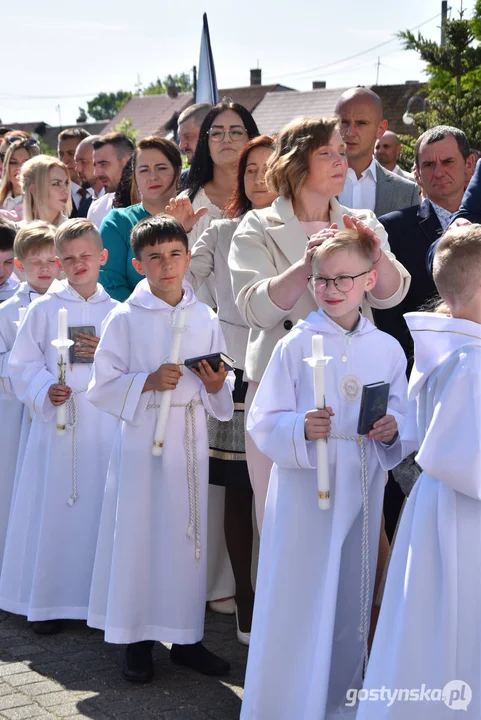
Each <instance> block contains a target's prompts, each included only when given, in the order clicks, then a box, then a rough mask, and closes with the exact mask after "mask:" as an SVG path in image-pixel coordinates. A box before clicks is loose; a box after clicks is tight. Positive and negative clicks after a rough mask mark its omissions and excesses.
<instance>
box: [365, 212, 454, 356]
mask: <svg viewBox="0 0 481 720" xmlns="http://www.w3.org/2000/svg"><path fill="white" fill-rule="evenodd" d="M379 221H380V222H381V223H382V224H383V225H384V227H385V228H386V231H387V234H388V241H389V245H390V247H391V250H392V252H393V253H394V254H395V256H396V259H397V260H399V262H400V263H402V264H403V265H404V267H405V268H406V270H407V271H408V272H409V273H410V275H411V285H410V287H409V290H408V293H407V295H406V297H405V298H404V300H402V302H401V303H400V304H399V305H396V307H393V308H389V309H388V310H374V320H375V322H376V325H377V327H378V328H379V329H380V330H383V331H384V332H387V333H389V334H390V335H392V336H393V337H395V338H396V340H398V341H399V342H400V343H401V345H402V348H403V350H404V352H405V353H406V357H407V359H408V367H409V369H410V367H411V365H412V363H411V361H412V357H413V349H414V346H413V341H412V338H411V335H410V333H409V330H408V327H407V325H406V322H405V320H404V318H403V315H404V313H408V312H414V311H416V310H419V309H420V308H421V307H422V306H423V305H425V304H426V303H427V302H428V301H429V300H431V299H432V298H433V297H437V290H436V286H435V284H434V281H433V278H432V275H431V273H430V272H428V269H427V267H426V253H427V252H428V250H429V248H430V247H431V245H432V243H433V242H434V241H435V240H436V239H437V238H439V236H440V235H441V233H442V228H441V225H440V223H439V220H438V217H437V215H436V213H435V212H434V208H433V206H432V205H431V203H430V202H429V200H424V201H423V202H422V203H421V205H415V206H414V207H409V208H405V209H404V210H396V211H395V212H391V213H388V214H387V215H383V216H382V217H380V218H379Z"/></svg>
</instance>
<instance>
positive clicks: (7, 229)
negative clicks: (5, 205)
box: [0, 217, 17, 252]
mask: <svg viewBox="0 0 481 720" xmlns="http://www.w3.org/2000/svg"><path fill="white" fill-rule="evenodd" d="M16 234H17V228H16V226H15V225H14V224H13V223H12V222H10V220H6V219H5V218H2V217H0V250H1V251H2V252H5V250H13V243H14V241H15V236H16Z"/></svg>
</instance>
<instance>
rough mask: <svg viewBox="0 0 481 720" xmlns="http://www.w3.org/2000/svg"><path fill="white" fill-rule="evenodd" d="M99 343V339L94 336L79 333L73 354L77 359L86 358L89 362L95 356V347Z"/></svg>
mask: <svg viewBox="0 0 481 720" xmlns="http://www.w3.org/2000/svg"><path fill="white" fill-rule="evenodd" d="M99 342H100V338H98V337H96V336H95V335H87V334H85V333H79V335H78V336H77V340H76V341H75V352H76V354H77V355H78V356H79V357H84V358H88V359H89V360H91V359H92V358H93V356H94V355H95V351H96V349H97V345H98V344H99Z"/></svg>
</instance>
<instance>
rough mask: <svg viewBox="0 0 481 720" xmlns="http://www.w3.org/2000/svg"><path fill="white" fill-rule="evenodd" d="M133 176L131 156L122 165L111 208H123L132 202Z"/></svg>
mask: <svg viewBox="0 0 481 720" xmlns="http://www.w3.org/2000/svg"><path fill="white" fill-rule="evenodd" d="M133 176H134V169H133V161H132V158H129V159H128V160H127V162H126V163H125V165H124V167H123V170H122V174H121V176H120V182H119V184H118V186H117V190H116V191H115V195H114V199H113V201H112V207H113V208H125V207H130V205H133V204H134V201H133V200H132V182H133Z"/></svg>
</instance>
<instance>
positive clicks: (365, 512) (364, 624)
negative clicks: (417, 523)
mask: <svg viewBox="0 0 481 720" xmlns="http://www.w3.org/2000/svg"><path fill="white" fill-rule="evenodd" d="M329 439H334V440H355V441H356V442H357V444H358V445H359V446H360V448H361V496H362V531H361V592H360V608H361V611H360V621H359V627H358V631H359V634H360V636H361V639H362V642H363V646H364V672H365V671H366V668H367V662H368V659H369V648H368V639H369V627H370V617H371V614H370V612H369V604H370V603H369V600H370V596H371V582H370V568H369V475H368V469H367V453H366V448H367V439H366V438H365V437H363V436H361V435H355V436H352V435H340V434H337V435H329Z"/></svg>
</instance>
